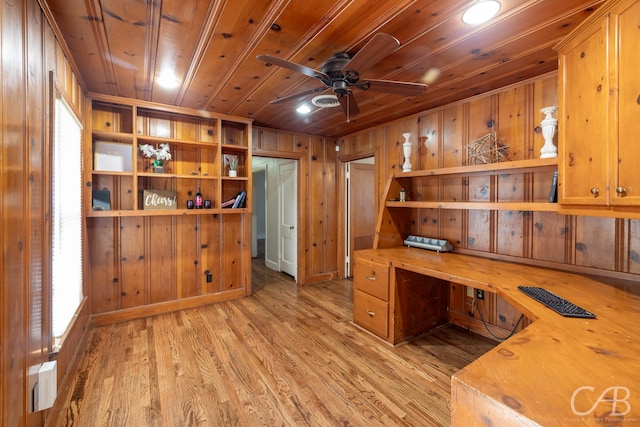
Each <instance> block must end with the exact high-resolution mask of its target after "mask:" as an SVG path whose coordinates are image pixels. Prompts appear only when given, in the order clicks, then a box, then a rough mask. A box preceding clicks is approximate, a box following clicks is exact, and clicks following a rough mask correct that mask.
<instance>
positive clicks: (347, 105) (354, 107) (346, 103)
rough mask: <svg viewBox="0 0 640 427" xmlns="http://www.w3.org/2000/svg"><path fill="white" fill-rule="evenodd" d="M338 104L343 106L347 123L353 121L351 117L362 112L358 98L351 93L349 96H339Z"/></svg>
mask: <svg viewBox="0 0 640 427" xmlns="http://www.w3.org/2000/svg"><path fill="white" fill-rule="evenodd" d="M338 102H339V103H340V105H341V106H342V111H344V113H345V114H346V115H347V121H349V120H350V119H351V116H355V115H356V114H358V113H359V112H360V108H358V103H357V102H356V98H355V97H354V96H353V92H351V91H349V93H348V94H347V95H338Z"/></svg>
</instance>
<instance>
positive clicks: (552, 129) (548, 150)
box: [540, 106, 558, 159]
mask: <svg viewBox="0 0 640 427" xmlns="http://www.w3.org/2000/svg"><path fill="white" fill-rule="evenodd" d="M540 111H541V112H542V114H545V118H544V119H543V120H542V123H541V125H542V137H543V138H544V145H543V146H542V148H541V149H540V158H541V159H546V158H549V157H558V147H556V146H555V145H554V144H553V137H554V136H555V134H556V127H557V126H558V119H556V118H555V117H553V113H555V112H556V111H558V107H556V106H551V107H544V108H543V109H541V110H540Z"/></svg>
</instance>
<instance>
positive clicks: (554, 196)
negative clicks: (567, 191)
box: [549, 170, 558, 203]
mask: <svg viewBox="0 0 640 427" xmlns="http://www.w3.org/2000/svg"><path fill="white" fill-rule="evenodd" d="M557 202H558V171H557V170H555V171H553V178H551V188H550V189H549V203H557Z"/></svg>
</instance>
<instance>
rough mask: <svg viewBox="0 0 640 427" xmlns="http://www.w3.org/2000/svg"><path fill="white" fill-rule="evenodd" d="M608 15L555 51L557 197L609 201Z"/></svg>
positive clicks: (574, 201)
mask: <svg viewBox="0 0 640 427" xmlns="http://www.w3.org/2000/svg"><path fill="white" fill-rule="evenodd" d="M607 28H608V18H607V19H604V20H603V22H602V23H601V25H600V26H594V27H592V28H590V29H589V31H588V32H584V33H583V34H582V35H580V36H578V37H577V38H576V39H575V40H573V41H572V42H571V43H569V44H568V45H566V46H565V47H563V48H562V50H561V51H560V52H559V65H560V76H559V89H560V100H559V101H560V102H559V114H560V121H559V127H558V134H559V145H560V147H559V148H560V159H559V171H560V177H559V178H560V181H559V201H560V203H565V204H584V205H606V204H608V202H609V201H608V191H607V182H608V175H609V174H608V165H609V158H608V153H609V134H610V132H609V120H610V118H609V117H610V114H609V108H610V107H612V106H611V105H610V102H609V98H610V96H609V85H608V77H609V76H608V58H607V51H608V50H607Z"/></svg>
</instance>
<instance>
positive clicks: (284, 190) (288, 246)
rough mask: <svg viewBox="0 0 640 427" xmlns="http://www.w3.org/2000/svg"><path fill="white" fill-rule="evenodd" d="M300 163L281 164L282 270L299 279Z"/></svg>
mask: <svg viewBox="0 0 640 427" xmlns="http://www.w3.org/2000/svg"><path fill="white" fill-rule="evenodd" d="M297 177H298V165H297V162H291V163H287V164H284V165H280V197H279V199H280V271H283V272H285V273H287V274H289V275H291V276H293V278H294V279H296V281H297V279H298V183H297V182H298V180H297Z"/></svg>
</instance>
